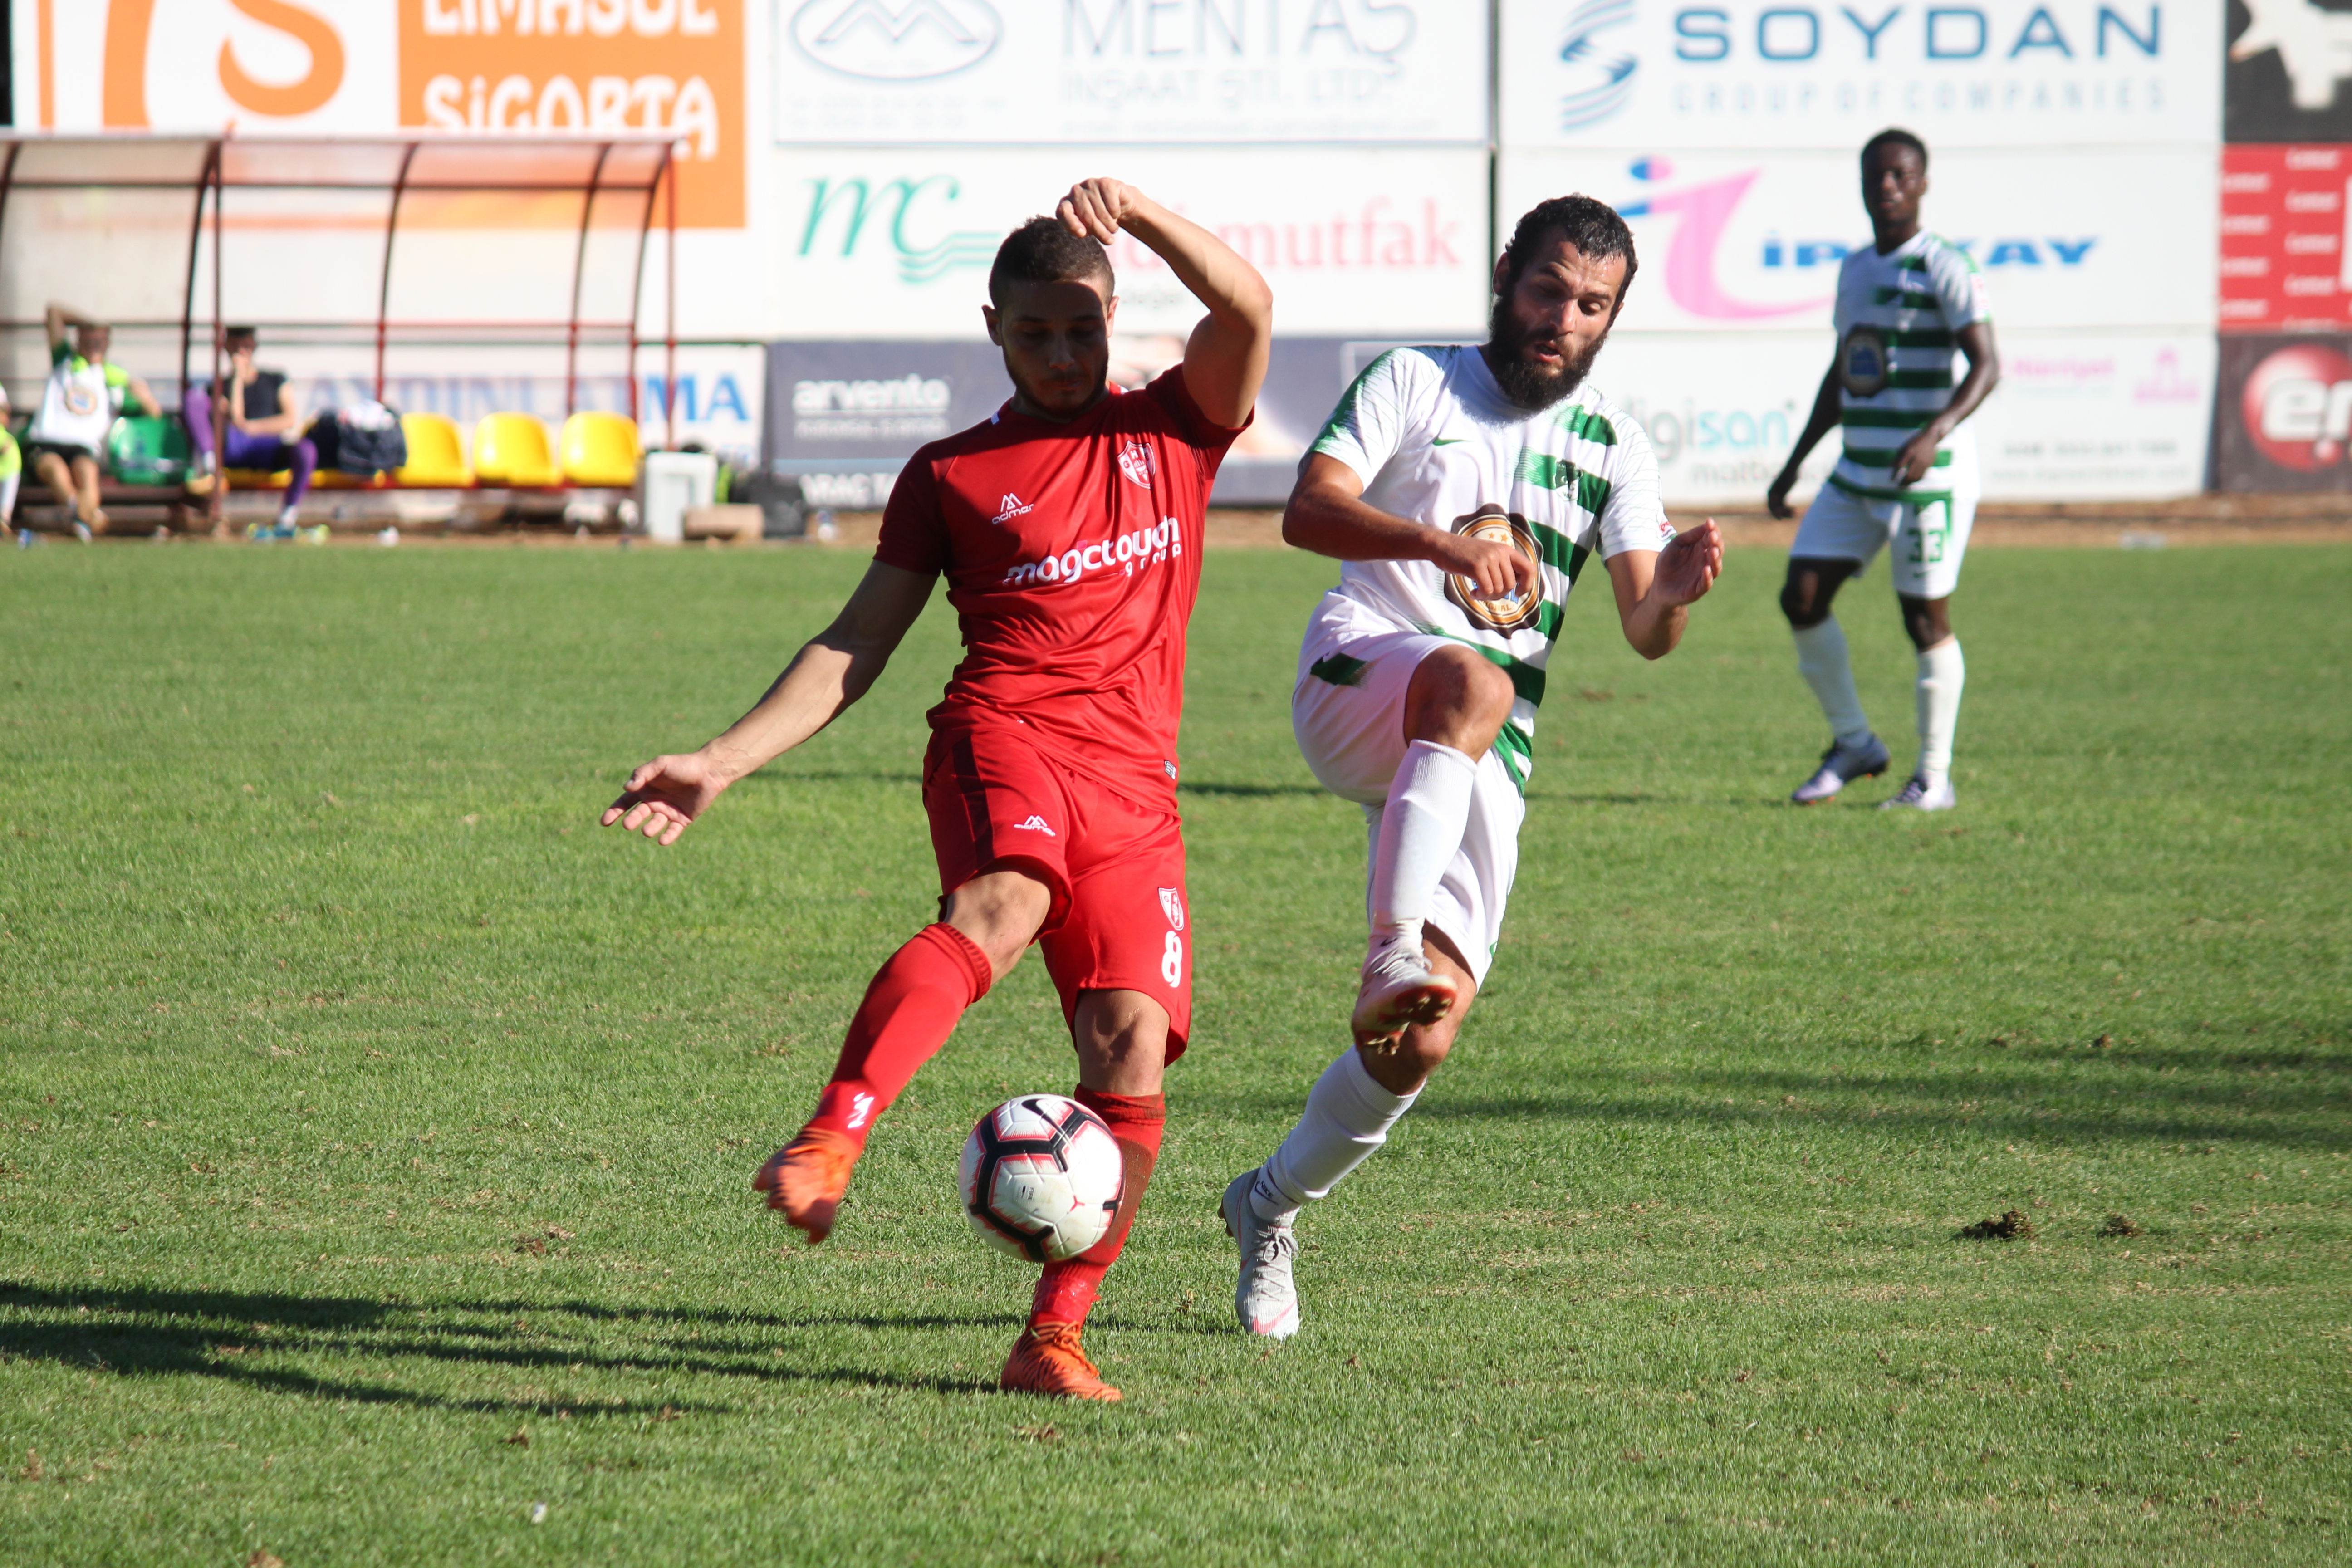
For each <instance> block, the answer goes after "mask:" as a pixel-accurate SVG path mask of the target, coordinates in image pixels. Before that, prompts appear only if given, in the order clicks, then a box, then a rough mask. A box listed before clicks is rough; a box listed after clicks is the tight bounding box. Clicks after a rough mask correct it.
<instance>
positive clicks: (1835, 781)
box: [1789, 735, 1894, 805]
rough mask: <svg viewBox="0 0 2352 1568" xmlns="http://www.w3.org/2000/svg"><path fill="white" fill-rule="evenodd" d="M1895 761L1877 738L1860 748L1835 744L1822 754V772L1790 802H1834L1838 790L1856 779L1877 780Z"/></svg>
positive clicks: (1810, 780)
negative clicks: (1889, 764) (1888, 764)
mask: <svg viewBox="0 0 2352 1568" xmlns="http://www.w3.org/2000/svg"><path fill="white" fill-rule="evenodd" d="M1892 761H1894V759H1893V758H1892V757H1891V756H1889V755H1888V754H1887V751H1886V742H1884V741H1882V740H1880V739H1879V738H1878V737H1877V736H1875V735H1873V736H1871V737H1870V739H1869V740H1868V741H1866V742H1864V743H1863V744H1861V745H1859V746H1849V745H1846V744H1845V743H1844V742H1840V741H1832V742H1830V749H1829V750H1828V751H1826V752H1822V765H1821V768H1820V769H1819V771H1817V772H1816V773H1814V774H1813V776H1812V777H1811V778H1809V779H1807V780H1806V781H1805V782H1804V783H1802V784H1799V785H1798V786H1797V788H1796V793H1795V794H1793V795H1790V796H1789V799H1790V801H1792V802H1794V803H1795V804H1796V805H1820V804H1821V803H1822V801H1825V800H1834V799H1836V798H1837V793H1838V791H1840V790H1842V789H1843V788H1845V786H1846V785H1848V784H1852V783H1853V781H1854V780H1856V779H1867V778H1875V777H1877V776H1878V775H1879V774H1880V773H1885V771H1886V765H1887V763H1890V762H1892Z"/></svg>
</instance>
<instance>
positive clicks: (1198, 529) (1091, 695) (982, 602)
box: [874, 366, 1241, 806]
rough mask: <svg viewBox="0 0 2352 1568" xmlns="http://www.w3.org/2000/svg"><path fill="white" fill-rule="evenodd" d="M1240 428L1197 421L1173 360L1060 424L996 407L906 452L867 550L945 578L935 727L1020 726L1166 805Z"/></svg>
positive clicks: (1123, 788) (1052, 748) (1109, 779)
mask: <svg viewBox="0 0 2352 1568" xmlns="http://www.w3.org/2000/svg"><path fill="white" fill-rule="evenodd" d="M1240 434H1241V431H1240V429H1238V428H1235V429H1230V430H1229V429H1226V428H1225V427H1223V426H1219V425H1215V424H1213V423H1211V422H1210V420H1209V418H1208V416H1205V415H1203V414H1202V412H1201V410H1200V408H1199V406H1198V405H1196V404H1194V403H1193V401H1192V394H1191V393H1190V392H1188V391H1186V390H1185V387H1184V373H1183V368H1182V367H1181V366H1178V367H1176V368H1175V369H1172V370H1170V371H1169V372H1167V373H1166V374H1163V375H1161V376H1160V378H1159V379H1158V380H1156V381H1154V382H1153V383H1152V384H1150V386H1147V387H1145V388H1144V389H1143V390H1142V391H1141V392H1135V393H1127V394H1124V395H1122V394H1120V393H1119V392H1118V389H1117V388H1115V387H1114V388H1113V389H1112V390H1111V395H1109V396H1108V397H1106V398H1104V399H1103V400H1102V401H1101V402H1100V403H1098V404H1097V405H1095V406H1094V407H1093V408H1092V409H1091V410H1089V411H1088V412H1087V413H1086V414H1084V415H1082V416H1079V417H1078V418H1076V419H1074V420H1072V421H1070V422H1069V423H1068V424H1066V425H1056V424H1053V423H1051V422H1049V421H1047V420H1043V419H1036V418H1032V417H1030V416H1026V415H1023V414H1017V413H1015V412H1013V405H1012V404H1010V403H1007V404H1006V405H1004V406H1003V408H1000V409H999V410H997V412H996V414H995V415H994V416H992V417H991V418H990V420H989V421H988V423H987V424H985V425H975V426H972V427H971V429H969V430H965V431H962V432H961V433H959V434H957V435H954V436H950V437H947V438H946V439H945V440H943V441H934V442H932V443H931V444H930V445H929V446H928V447H924V448H923V449H922V450H920V451H919V452H917V453H916V454H915V456H914V458H913V460H911V461H910V462H908V465H907V467H906V468H905V470H904V471H903V472H901V473H900V474H899V476H898V483H897V484H896V485H895V486H893V487H892V489H891V491H890V504H889V508H888V510H887V511H885V512H884V513H883V517H882V537H881V542H880V544H879V545H878V546H877V548H876V550H875V552H874V558H875V559H876V560H877V561H879V562H881V563H884V564H885V565H889V566H896V567H898V568H899V569H900V570H902V571H907V572H925V573H935V572H943V573H945V574H947V579H948V603H949V604H950V605H954V606H955V608H956V615H957V616H958V621H959V625H960V626H961V631H962V635H963V644H964V647H965V649H966V652H965V654H964V658H963V662H962V663H961V664H960V665H958V666H957V667H956V670H955V673H954V675H952V676H951V677H950V678H949V680H948V687H947V695H946V697H945V699H944V700H942V701H941V702H940V705H939V706H938V707H936V708H934V709H932V710H931V712H930V721H931V728H932V729H933V730H935V731H946V730H952V729H958V728H970V727H975V726H991V725H1007V726H1013V725H1017V726H1020V727H1022V729H1023V731H1024V734H1026V735H1027V736H1028V738H1029V739H1030V740H1031V741H1032V742H1034V744H1036V745H1038V746H1039V747H1041V748H1042V749H1044V750H1045V751H1046V752H1049V753H1054V754H1058V755H1060V756H1062V757H1065V758H1066V759H1068V760H1069V761H1071V762H1072V763H1076V764H1077V765H1078V766H1080V767H1082V768H1084V769H1085V770H1086V771H1087V773H1089V774H1091V775H1093V776H1095V777H1097V778H1098V779H1100V780H1101V781H1102V782H1103V783H1104V784H1108V785H1109V786H1111V787H1112V788H1114V789H1117V790H1118V791H1119V792H1120V793H1122V794H1125V795H1129V796H1130V797H1132V798H1134V799H1137V800H1139V801H1140V802H1145V803H1150V804H1155V805H1157V804H1165V805H1171V806H1172V805H1173V802H1174V796H1175V787H1176V726H1177V721H1178V720H1179V719H1180V718H1181V716H1182V714H1183V710H1184V628H1185V625H1186V623H1187V622H1189V621H1190V620H1191V619H1192V604H1193V601H1194V600H1195V599H1196V598H1197V597H1198V596H1199V594H1200V585H1201V538H1202V531H1203V530H1204V528H1205V527H1206V519H1207V514H1208V505H1209V491H1210V489H1211V488H1212V486H1213V484H1214V483H1215V481H1216V477H1217V466H1218V465H1219V464H1220V463H1222V462H1223V460H1224V456H1225V448H1226V447H1230V446H1231V445H1232V444H1233V442H1234V437H1237V436H1239V435H1240Z"/></svg>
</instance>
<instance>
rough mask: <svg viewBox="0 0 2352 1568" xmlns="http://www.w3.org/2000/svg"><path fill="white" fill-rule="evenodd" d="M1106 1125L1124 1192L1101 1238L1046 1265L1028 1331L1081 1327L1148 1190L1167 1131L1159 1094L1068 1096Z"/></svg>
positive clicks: (1086, 1092)
mask: <svg viewBox="0 0 2352 1568" xmlns="http://www.w3.org/2000/svg"><path fill="white" fill-rule="evenodd" d="M1070 1098H1071V1099H1073V1100H1076V1101H1077V1102H1078V1103H1079V1104H1080V1105H1083V1106H1085V1107H1086V1108H1087V1110H1091V1111H1093V1112H1094V1113H1095V1114H1096V1115H1097V1116H1099V1117H1101V1118H1102V1119H1103V1120H1104V1121H1107V1122H1108V1123H1110V1131H1111V1136H1113V1137H1114V1138H1117V1139H1118V1152H1119V1155H1120V1157H1121V1158H1122V1159H1123V1160H1125V1161H1126V1163H1127V1186H1126V1190H1125V1191H1124V1192H1122V1193H1121V1194H1119V1199H1118V1213H1117V1214H1115V1215H1112V1216H1111V1221H1110V1229H1109V1230H1108V1231H1107V1232H1106V1233H1104V1236H1103V1238H1102V1239H1101V1240H1100V1241H1097V1242H1096V1243H1095V1244H1094V1245H1093V1246H1092V1247H1088V1248H1087V1249H1086V1250H1085V1251H1084V1252H1081V1253H1079V1254H1078V1255H1077V1256H1076V1258H1070V1259H1068V1260H1066V1261H1065V1262H1061V1263H1048V1264H1047V1265H1045V1274H1044V1276H1043V1277H1042V1278H1040V1279H1038V1281H1037V1294H1036V1295H1035V1296H1034V1298H1033V1299H1032V1300H1031V1301H1030V1304H1029V1326H1030V1327H1032V1328H1036V1327H1038V1326H1040V1325H1041V1324H1045V1323H1083V1322H1085V1321H1087V1309H1088V1308H1090V1307H1092V1306H1093V1305H1094V1304H1095V1292H1096V1291H1097V1290H1099V1289H1102V1281H1103V1276H1104V1275H1105V1274H1107V1273H1108V1272H1109V1271H1110V1266H1111V1265H1112V1264H1113V1263H1115V1262H1117V1261H1118V1255H1119V1250H1120V1249H1121V1248H1122V1247H1126V1246H1127V1232H1128V1228H1129V1226H1132V1225H1134V1224H1135V1210H1136V1205H1139V1204H1140V1203H1141V1202H1142V1201H1143V1189H1144V1188H1146V1187H1148V1186H1150V1184H1151V1168H1152V1166H1154V1165H1156V1164H1158V1163H1160V1133H1161V1132H1162V1131H1165V1130H1166V1129H1167V1126H1168V1098H1167V1096H1165V1095H1160V1094H1103V1093H1101V1092H1099V1091H1097V1090H1095V1089H1078V1090H1076V1092H1075V1093H1073V1094H1072V1095H1071V1096H1070Z"/></svg>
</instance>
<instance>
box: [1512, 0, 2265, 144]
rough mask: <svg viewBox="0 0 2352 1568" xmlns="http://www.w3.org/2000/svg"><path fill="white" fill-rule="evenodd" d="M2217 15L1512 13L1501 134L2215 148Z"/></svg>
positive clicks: (2118, 6)
mask: <svg viewBox="0 0 2352 1568" xmlns="http://www.w3.org/2000/svg"><path fill="white" fill-rule="evenodd" d="M2265 3H2266V4H2268V3H2272V0H2265ZM2290 3H2292V0H2290ZM2221 5H2222V0H1951V3H1949V4H1942V5H1935V4H1931V5H1899V4H1896V3H1895V0H1866V3H1864V4H1861V5H1831V4H1823V3H1817V0H1645V3H1643V4H1641V5H1636V4H1634V3H1633V0H1504V5H1503V12H1502V14H1503V37H1502V47H1501V49H1500V51H1499V53H1500V60H1501V79H1502V131H1503V135H1502V139H1503V142H1504V143H1505V144H1506V145H1508V146H1518V147H1540V146H1556V147H1615V148H1631V149H1639V150H1648V149H1658V148H1662V149H1665V150H1669V151H1672V150H1674V149H1677V148H1706V147H1742V148H1750V149H1755V150H1758V151H1763V150H1768V149H1779V148H1802V147H1841V146H1856V145H1859V144H1860V142H1862V140H1863V139H1864V137H1866V136H1868V135H1869V134H1870V133H1871V132H1874V131H1876V130H1878V129H1879V128H1880V127H1882V126H1885V125H1888V124H1901V125H1905V126H1907V127H1908V128H1909V129H1911V130H1912V131H1915V132H1917V133H1918V134H1919V135H1921V136H1922V137H1924V138H1926V139H1927V142H1928V144H1929V145H1930V146H1931V147H1935V148H1937V149H1938V150H1940V149H1942V148H1945V147H2016V148H2047V147H2079V146H2112V145H2116V144H2126V145H2137V146H2152V145H2159V144H2168V143H2175V144H2210V143H2211V142H2214V141H2215V140H2217V139H2218V137H2219V133H2220V131H2219V128H2220V124H2221V101H2220V97H2221V79H2220V71H2219V70H2218V68H2217V63H2218V62H2217V59H2216V56H2217V55H2218V53H2219V52H2220V38H2221Z"/></svg>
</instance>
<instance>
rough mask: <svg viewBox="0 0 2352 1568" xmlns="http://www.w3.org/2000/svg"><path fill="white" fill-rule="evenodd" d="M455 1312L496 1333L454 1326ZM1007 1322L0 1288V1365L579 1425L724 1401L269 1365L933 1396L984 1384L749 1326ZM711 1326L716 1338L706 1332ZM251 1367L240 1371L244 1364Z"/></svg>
mask: <svg viewBox="0 0 2352 1568" xmlns="http://www.w3.org/2000/svg"><path fill="white" fill-rule="evenodd" d="M469 1316H478V1317H485V1318H495V1319H499V1320H501V1322H499V1323H486V1322H478V1321H476V1322H469V1321H463V1320H464V1319H465V1318H467V1317H469ZM509 1320H510V1322H509ZM1020 1321H1022V1320H1021V1319H1020V1317H1019V1316H1018V1315H1016V1314H1012V1313H1003V1312H997V1313H978V1312H975V1313H908V1314H903V1315H894V1314H882V1313H872V1314H862V1315H861V1314H854V1313H824V1312H817V1313H810V1314H808V1315H805V1316H801V1317H781V1316H770V1315H765V1314H758V1313H746V1312H730V1311H725V1310H718V1311H689V1310H678V1309H667V1308H627V1307H607V1306H602V1305H599V1304H597V1303H594V1302H587V1301H562V1302H548V1301H526V1300H473V1301H467V1300H459V1301H446V1300H445V1301H436V1302H433V1303H430V1304H428V1305H424V1306H418V1305H412V1304H406V1303H403V1302H399V1301H392V1300H369V1299H366V1298H363V1297H356V1296H296V1295H287V1294H278V1293H265V1292H239V1291H227V1290H161V1289H107V1290H100V1289H87V1290H68V1289H54V1288H48V1287H41V1286H34V1285H26V1284H20V1283H17V1282H16V1281H13V1280H0V1364H5V1363H8V1362H9V1361H12V1360H22V1361H37V1362H48V1363H53V1364H56V1365H59V1366H70V1367H74V1368H78V1369H82V1370H96V1371H102V1372H110V1373H116V1374H117V1375H121V1376H125V1377H135V1376H154V1375H158V1374H161V1375H166V1376H171V1375H180V1376H193V1377H208V1378H216V1379H220V1380H223V1381H225V1382H228V1383H232V1384H244V1385H247V1386H249V1387H253V1388H257V1389H264V1390H268V1391H272V1392H276V1393H282V1394H298V1395H301V1396H303V1397H307V1398H316V1399H337V1400H351V1401H352V1402H354V1403H359V1404H369V1405H409V1406H414V1407H415V1408H419V1409H432V1410H449V1411H460V1412H475V1413H505V1414H509V1415H554V1414H556V1413H557V1412H558V1411H559V1410H566V1411H570V1412H571V1413H572V1415H576V1416H582V1417H594V1416H600V1415H601V1416H616V1415H635V1416H645V1415H655V1414H657V1413H658V1412H659V1410H660V1409H661V1408H662V1407H663V1406H664V1405H668V1406H671V1407H673V1408H675V1409H677V1410H678V1411H681V1412H689V1413H690V1412H695V1411H718V1410H727V1409H730V1408H731V1406H729V1405H723V1404H699V1405H695V1404H680V1403H679V1402H678V1401H677V1400H676V1399H660V1400H653V1399H647V1400H635V1401H630V1400H615V1399H600V1398H594V1397H589V1398H584V1399H583V1400H580V1401H578V1402H567V1401H565V1400H562V1399H559V1398H554V1397H544V1398H529V1399H523V1398H496V1397H484V1398H470V1399H469V1398H453V1397H449V1396H446V1395H442V1394H431V1393H426V1392H423V1391H420V1390H415V1389H407V1388H400V1387H396V1386H389V1385H386V1384H382V1383H369V1382H360V1381H356V1380H353V1379H351V1378H348V1377H341V1378H337V1377H326V1376H320V1375H319V1374H317V1373H311V1372H308V1371H305V1370H302V1369H301V1368H299V1367H287V1366H284V1365H272V1364H268V1360H270V1359H275V1358H279V1357H306V1356H310V1357H326V1356H331V1357H336V1358H339V1359H347V1358H351V1357H353V1356H358V1355H366V1356H368V1357H371V1358H375V1359H378V1360H391V1359H394V1358H400V1357H413V1358H417V1359H421V1360H425V1361H429V1362H440V1363H450V1364H454V1365H463V1366H470V1367H485V1368H500V1367H503V1368H511V1369H515V1370H518V1371H530V1372H551V1373H564V1372H587V1371H595V1372H608V1373H609V1372H620V1373H630V1372H640V1371H661V1372H668V1373H691V1374H699V1375H706V1376H719V1377H740V1378H750V1379H754V1380H756V1381H757V1382H759V1383H761V1384H779V1383H782V1384H794V1383H797V1384H861V1385H864V1386H866V1387H869V1388H895V1389H906V1390H910V1391H917V1392H924V1393H932V1394H975V1393H986V1392H989V1391H991V1390H992V1389H993V1388H994V1387H995V1386H996V1385H995V1384H994V1383H993V1382H992V1381H986V1380H982V1379H977V1378H964V1377H919V1376H908V1375H905V1374H901V1373H890V1372H882V1371H877V1370H874V1369H871V1368H862V1367H848V1366H809V1365H803V1364H794V1363H793V1361H792V1360H791V1359H790V1358H789V1355H787V1356H786V1357H783V1358H779V1357H778V1356H777V1353H776V1352H778V1351H779V1350H780V1349H784V1348H786V1347H782V1346H779V1345H777V1344H775V1343H774V1342H772V1341H771V1340H769V1339H766V1338H761V1337H759V1336H760V1333H761V1331H769V1332H771V1333H775V1332H782V1333H791V1332H796V1331H810V1330H820V1329H839V1328H852V1329H873V1330H878V1331H924V1330H935V1329H960V1328H982V1327H1001V1328H1006V1329H1010V1328H1012V1327H1013V1326H1014V1325H1017V1324H1018V1323H1019V1322H1020ZM616 1325H628V1326H635V1327H637V1328H640V1329H643V1330H650V1331H654V1332H655V1333H656V1334H657V1335H658V1336H660V1337H659V1338H658V1339H657V1340H656V1342H654V1343H651V1344H646V1345H644V1346H642V1347H641V1348H639V1349H636V1350H635V1351H634V1352H630V1353H620V1352H610V1351H599V1350H594V1349H592V1348H590V1346H589V1345H588V1344H587V1343H586V1342H585V1339H586V1333H587V1331H590V1330H593V1329H609V1328H612V1327H614V1326H616ZM714 1331H716V1332H715V1333H714ZM247 1356H254V1357H257V1358H265V1359H264V1360H257V1361H255V1362H253V1363H247V1361H246V1359H245V1358H246V1357H247Z"/></svg>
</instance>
